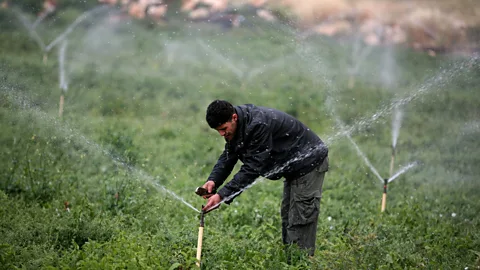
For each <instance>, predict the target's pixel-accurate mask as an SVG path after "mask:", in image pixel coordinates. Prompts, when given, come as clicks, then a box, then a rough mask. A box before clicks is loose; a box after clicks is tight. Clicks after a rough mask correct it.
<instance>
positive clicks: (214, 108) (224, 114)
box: [206, 99, 236, 128]
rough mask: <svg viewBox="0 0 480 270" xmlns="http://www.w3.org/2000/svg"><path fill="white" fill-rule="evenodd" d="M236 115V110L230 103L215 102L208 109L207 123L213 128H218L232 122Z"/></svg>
mask: <svg viewBox="0 0 480 270" xmlns="http://www.w3.org/2000/svg"><path fill="white" fill-rule="evenodd" d="M234 113H236V111H235V108H233V105H232V104H231V103H230V102H228V101H225V100H218V99H217V100H214V101H213V102H212V103H210V105H208V108H207V116H206V119H207V123H208V125H209V126H210V127H211V128H217V127H219V126H221V125H223V124H225V123H226V122H228V121H230V120H232V115H233V114H234Z"/></svg>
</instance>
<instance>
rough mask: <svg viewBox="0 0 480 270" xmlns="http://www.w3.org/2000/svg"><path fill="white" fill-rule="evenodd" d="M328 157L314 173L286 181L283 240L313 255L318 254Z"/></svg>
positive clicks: (283, 200) (283, 202) (282, 212)
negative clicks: (317, 244) (319, 225)
mask: <svg viewBox="0 0 480 270" xmlns="http://www.w3.org/2000/svg"><path fill="white" fill-rule="evenodd" d="M327 170H328V157H327V158H326V159H325V161H324V162H323V163H322V164H321V165H320V166H318V167H317V168H315V169H314V170H313V171H312V172H310V173H308V174H306V175H304V176H301V177H299V178H296V179H285V181H284V186H283V199H282V209H281V216H282V240H283V243H284V244H286V245H291V244H296V245H298V247H299V248H301V249H304V250H306V251H307V252H308V254H309V255H310V256H313V254H314V252H315V240H316V234H317V223H318V215H319V214H320V200H321V198H322V186H323V180H324V177H325V172H326V171H327Z"/></svg>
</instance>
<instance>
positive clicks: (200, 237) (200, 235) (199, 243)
mask: <svg viewBox="0 0 480 270" xmlns="http://www.w3.org/2000/svg"><path fill="white" fill-rule="evenodd" d="M202 208H203V205H202ZM204 217H205V211H203V210H202V211H201V212H200V227H198V241H197V266H198V267H200V263H201V258H202V242H203V227H204V225H205V220H204Z"/></svg>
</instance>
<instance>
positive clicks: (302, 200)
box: [203, 100, 328, 256]
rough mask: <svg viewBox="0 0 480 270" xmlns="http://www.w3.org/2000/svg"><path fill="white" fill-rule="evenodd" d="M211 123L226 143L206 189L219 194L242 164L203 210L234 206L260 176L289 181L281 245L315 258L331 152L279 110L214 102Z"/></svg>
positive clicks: (209, 118)
mask: <svg viewBox="0 0 480 270" xmlns="http://www.w3.org/2000/svg"><path fill="white" fill-rule="evenodd" d="M206 120H207V122H208V125H209V126H210V127H211V128H213V129H215V130H217V131H218V133H220V135H221V136H222V137H224V138H225V141H226V144H225V149H224V151H223V153H222V154H221V155H220V158H219V159H218V161H217V164H216V165H215V166H214V168H213V170H212V173H211V174H210V176H209V177H208V180H207V182H206V183H205V184H204V185H203V188H205V189H207V190H208V192H209V193H214V192H215V190H216V189H217V188H218V187H220V186H221V185H222V184H223V183H224V181H225V179H226V178H227V177H228V175H229V174H230V173H231V172H232V170H233V168H234V166H235V164H236V163H237V161H238V160H240V161H242V162H243V165H242V167H241V168H240V170H239V172H238V173H237V174H235V176H234V177H233V179H232V180H231V181H230V182H228V183H227V184H226V185H225V186H223V187H222V188H221V189H219V190H218V193H216V194H215V195H211V196H205V198H208V202H207V204H206V205H205V207H204V208H203V210H204V211H210V210H213V209H215V208H216V207H217V206H218V205H219V204H220V203H221V202H222V201H224V202H226V203H230V202H231V201H232V200H233V199H234V198H235V197H236V196H238V195H240V193H241V192H243V190H244V189H246V188H247V187H248V186H249V185H251V184H252V183H253V182H254V181H255V179H256V178H257V177H259V176H264V177H266V178H268V179H272V180H277V179H280V178H281V177H284V178H285V181H284V191H283V200H282V208H281V217H282V240H283V242H284V243H285V244H293V243H295V244H297V245H298V246H299V247H300V248H302V249H305V250H307V252H308V253H309V255H310V256H313V254H314V251H315V239H316V231H317V221H318V215H319V212H320V198H321V196H322V185H323V179H324V175H325V172H326V171H327V170H328V157H327V156H328V148H327V147H326V146H325V145H324V144H323V142H322V141H321V140H320V138H319V137H318V136H317V135H316V134H315V133H313V132H312V131H311V130H310V129H309V128H308V127H307V126H305V125H304V124H303V123H301V122H300V121H299V120H297V119H295V118H294V117H292V116H290V115H288V114H286V113H284V112H281V111H278V110H275V109H270V108H265V107H257V106H255V105H252V104H246V105H241V106H233V105H232V104H230V103H229V102H227V101H224V100H215V101H213V102H212V103H211V104H210V105H209V106H208V108H207V114H206Z"/></svg>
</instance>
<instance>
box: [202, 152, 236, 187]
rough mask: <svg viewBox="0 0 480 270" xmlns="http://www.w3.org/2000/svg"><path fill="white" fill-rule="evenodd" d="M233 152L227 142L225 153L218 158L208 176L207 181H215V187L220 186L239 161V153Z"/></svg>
mask: <svg viewBox="0 0 480 270" xmlns="http://www.w3.org/2000/svg"><path fill="white" fill-rule="evenodd" d="M231 152H232V151H231V150H229V149H228V144H225V149H224V150H223V153H222V154H221V155H220V157H219V158H218V161H217V163H216V164H215V166H214V167H213V170H212V172H211V173H210V176H209V177H208V180H207V181H213V182H214V183H215V188H218V187H220V186H221V185H222V184H223V182H225V179H227V177H228V176H229V175H230V173H231V172H232V170H233V168H234V167H235V164H236V163H237V161H238V157H237V155H236V154H234V153H231Z"/></svg>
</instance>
